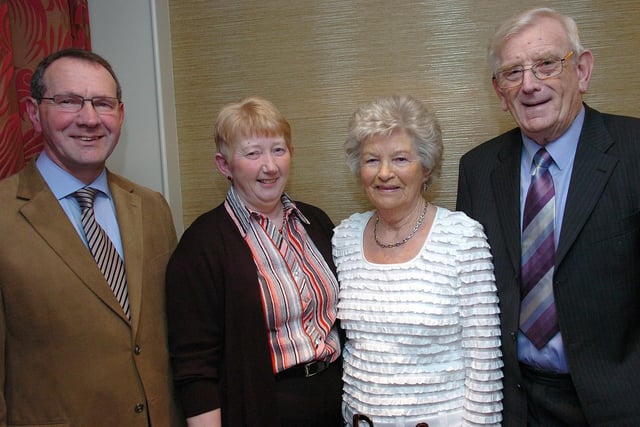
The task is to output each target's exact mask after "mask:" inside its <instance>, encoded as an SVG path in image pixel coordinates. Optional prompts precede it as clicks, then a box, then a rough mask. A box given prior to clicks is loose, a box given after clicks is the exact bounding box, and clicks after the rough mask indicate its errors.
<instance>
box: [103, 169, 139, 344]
mask: <svg viewBox="0 0 640 427" xmlns="http://www.w3.org/2000/svg"><path fill="white" fill-rule="evenodd" d="M107 177H108V180H109V188H110V189H111V194H112V196H113V202H114V204H115V206H116V213H117V216H118V226H119V227H120V230H121V233H120V237H121V239H122V248H123V252H124V267H125V270H126V272H127V288H128V290H129V306H130V308H131V324H132V327H133V330H134V332H135V331H136V330H137V329H138V324H139V321H140V310H141V304H142V276H143V271H142V268H143V259H142V256H143V244H142V242H143V238H142V200H141V198H140V196H139V195H138V194H135V193H134V192H133V187H132V186H131V184H130V183H129V182H128V181H126V180H123V179H121V178H119V177H118V176H116V175H113V174H112V173H110V172H109V173H108V176H107ZM122 230H124V231H122Z"/></svg>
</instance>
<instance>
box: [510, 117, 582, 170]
mask: <svg viewBox="0 0 640 427" xmlns="http://www.w3.org/2000/svg"><path fill="white" fill-rule="evenodd" d="M584 115H585V109H584V106H583V107H582V109H581V110H580V113H578V115H577V116H576V118H575V119H574V120H573V123H571V126H569V129H567V131H566V132H565V133H564V134H562V136H560V138H558V139H556V140H555V141H552V142H550V143H549V144H547V145H546V146H545V147H544V148H546V150H547V152H548V153H549V155H550V156H551V158H552V159H553V162H554V163H555V165H556V166H557V167H558V169H560V170H563V169H565V168H567V167H569V165H570V164H571V161H572V159H573V157H574V155H575V152H576V149H577V147H578V141H579V140H580V132H581V131H582V125H583V123H584ZM522 142H523V147H524V148H523V150H522V156H523V160H524V161H523V164H526V165H531V164H532V162H533V156H535V154H536V153H537V152H538V150H540V148H542V147H541V146H540V145H538V144H537V143H536V142H534V141H533V140H532V139H531V138H529V137H527V136H525V135H524V134H522Z"/></svg>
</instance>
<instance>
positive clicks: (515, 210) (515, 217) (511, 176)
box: [491, 132, 522, 273]
mask: <svg viewBox="0 0 640 427" xmlns="http://www.w3.org/2000/svg"><path fill="white" fill-rule="evenodd" d="M521 147H522V138H521V136H520V132H513V133H511V134H510V140H509V141H508V142H507V144H505V147H504V149H503V150H502V151H501V152H500V153H499V154H498V159H499V160H500V163H499V164H498V166H497V167H496V168H495V169H494V171H493V172H492V173H491V184H492V188H493V197H494V199H495V201H496V208H497V211H498V218H499V221H500V226H501V228H502V235H503V236H504V244H505V245H506V249H507V252H508V253H509V258H510V259H511V264H512V266H513V271H514V272H516V273H518V272H519V271H520V155H521V151H522V148H521Z"/></svg>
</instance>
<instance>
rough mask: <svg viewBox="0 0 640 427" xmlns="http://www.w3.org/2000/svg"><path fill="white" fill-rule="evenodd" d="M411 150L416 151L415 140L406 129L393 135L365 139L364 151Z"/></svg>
mask: <svg viewBox="0 0 640 427" xmlns="http://www.w3.org/2000/svg"><path fill="white" fill-rule="evenodd" d="M379 150H384V151H392V152H397V151H409V152H414V151H416V150H415V146H414V144H413V141H412V140H411V138H410V137H409V135H407V133H406V132H405V131H404V130H399V131H395V132H393V133H392V134H391V135H376V136H373V137H371V138H368V139H366V140H365V141H364V144H363V151H365V152H368V151H379Z"/></svg>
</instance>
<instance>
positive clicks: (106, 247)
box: [73, 187, 131, 320]
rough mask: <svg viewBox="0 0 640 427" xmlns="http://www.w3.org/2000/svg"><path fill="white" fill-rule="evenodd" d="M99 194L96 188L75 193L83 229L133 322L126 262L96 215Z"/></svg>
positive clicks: (114, 290) (114, 291)
mask: <svg viewBox="0 0 640 427" xmlns="http://www.w3.org/2000/svg"><path fill="white" fill-rule="evenodd" d="M97 193H98V190H96V189H95V188H91V187H85V188H81V189H80V190H78V191H76V192H75V193H73V196H74V197H75V198H76V199H77V200H78V204H79V205H80V208H81V209H82V228H83V229H84V233H85V236H86V238H87V242H88V243H89V249H90V250H91V254H92V255H93V257H94V258H95V259H96V263H97V264H98V267H99V268H100V271H102V274H103V275H104V278H105V279H107V282H108V283H109V286H110V287H111V290H112V291H113V293H114V294H115V296H116V298H117V299H118V302H119V303H120V306H122V309H123V310H124V313H125V314H126V315H127V319H129V320H131V314H130V311H129V292H128V290H127V277H126V275H125V271H124V262H123V261H122V258H120V254H118V251H117V250H116V248H115V246H113V243H112V242H111V240H110V239H109V236H107V233H105V231H104V229H103V228H102V227H100V224H98V221H96V218H95V215H94V211H93V202H94V199H95V197H96V194H97Z"/></svg>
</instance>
